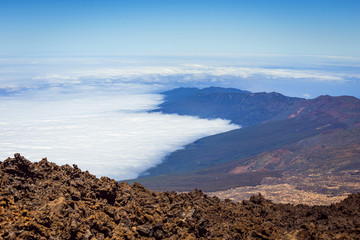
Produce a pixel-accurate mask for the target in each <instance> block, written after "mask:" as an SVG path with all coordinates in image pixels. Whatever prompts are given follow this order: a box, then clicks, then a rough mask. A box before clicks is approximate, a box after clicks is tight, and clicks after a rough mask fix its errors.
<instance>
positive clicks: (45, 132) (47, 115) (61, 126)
mask: <svg viewBox="0 0 360 240" xmlns="http://www.w3.org/2000/svg"><path fill="white" fill-rule="evenodd" d="M54 97H56V99H55V100H49V99H47V100H46V101H44V99H43V98H42V99H38V98H36V99H30V101H29V100H26V99H23V98H21V99H8V98H3V99H1V103H0V111H1V112H2V113H3V114H2V116H1V119H0V129H1V132H2V134H1V137H0V153H1V155H0V157H1V158H2V159H5V158H6V157H8V156H11V155H12V154H14V153H15V152H20V153H21V154H23V155H24V156H26V157H27V158H29V159H30V160H32V161H39V160H41V158H42V157H48V159H49V161H53V162H56V163H59V164H73V163H75V164H78V165H79V166H80V167H81V168H82V169H83V170H85V169H86V170H89V171H91V172H92V173H94V174H96V175H98V176H109V177H112V178H115V179H117V180H121V179H127V178H135V177H136V176H137V175H138V174H139V173H141V172H143V171H145V170H146V169H148V168H150V167H153V166H155V165H156V164H159V163H160V161H161V160H162V158H163V157H164V156H165V155H166V154H168V153H169V152H172V151H175V150H177V149H179V148H181V147H182V146H184V145H185V144H188V143H191V142H192V141H194V140H196V139H198V138H200V137H204V136H207V135H211V134H216V133H220V132H223V131H228V130H231V129H234V128H236V127H237V126H234V125H230V124H229V122H228V121H225V120H212V121H209V120H205V119H198V118H194V117H184V116H177V115H164V114H160V113H146V112H144V110H145V109H149V108H151V107H154V106H155V105H156V104H157V103H159V101H160V100H161V97H160V96H159V95H151V94H140V95H139V94H138V95H124V94H119V95H115V96H111V95H110V96H103V95H102V96H101V95H100V96H92V97H84V96H70V95H68V96H66V98H65V99H64V98H62V97H63V96H54Z"/></svg>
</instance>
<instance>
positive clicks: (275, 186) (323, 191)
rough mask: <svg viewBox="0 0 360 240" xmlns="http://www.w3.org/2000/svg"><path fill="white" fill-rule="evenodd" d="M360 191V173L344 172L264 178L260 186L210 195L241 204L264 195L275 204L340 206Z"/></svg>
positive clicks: (239, 188) (209, 193)
mask: <svg viewBox="0 0 360 240" xmlns="http://www.w3.org/2000/svg"><path fill="white" fill-rule="evenodd" d="M359 191H360V171H358V170H354V171H342V172H338V173H329V174H324V175H323V174H313V175H304V174H295V173H293V174H289V173H287V174H283V176H281V177H278V178H274V177H268V178H264V179H263V180H262V182H261V184H260V185H257V186H246V187H238V188H231V189H227V190H225V191H216V192H208V193H207V194H208V195H210V196H217V197H219V198H220V199H226V198H228V199H231V200H233V201H237V202H240V201H242V200H245V199H248V198H249V197H251V196H252V195H254V194H258V193H261V194H262V195H263V196H264V197H265V198H267V199H269V200H271V201H273V202H274V203H292V204H307V205H330V204H333V203H338V202H340V201H342V200H344V199H345V198H347V197H348V195H349V194H351V193H357V192H359Z"/></svg>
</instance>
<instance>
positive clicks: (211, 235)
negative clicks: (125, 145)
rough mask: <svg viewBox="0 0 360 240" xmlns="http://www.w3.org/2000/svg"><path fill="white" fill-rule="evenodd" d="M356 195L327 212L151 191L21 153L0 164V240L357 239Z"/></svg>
mask: <svg viewBox="0 0 360 240" xmlns="http://www.w3.org/2000/svg"><path fill="white" fill-rule="evenodd" d="M359 236H360V193H357V194H352V195H350V196H349V197H347V198H346V199H345V200H343V201H341V202H340V203H337V204H332V205H330V206H306V205H296V206H294V205H291V204H275V203H272V202H271V201H269V200H266V199H265V198H264V197H262V196H261V195H256V196H252V197H251V198H250V199H249V200H245V201H242V202H239V203H237V202H232V201H230V200H225V201H222V200H219V198H217V197H209V196H207V195H206V194H204V193H203V192H201V191H199V190H194V191H192V192H190V193H181V194H177V193H175V192H152V191H149V190H148V189H146V188H144V187H143V186H141V185H139V184H136V183H135V184H133V185H132V186H130V185H129V184H127V183H118V182H116V181H115V180H112V179H109V178H105V177H102V178H100V179H98V178H96V177H95V176H93V175H91V174H90V173H89V172H82V171H81V170H80V169H79V168H78V167H77V166H76V165H73V167H71V166H69V165H65V166H58V165H56V164H54V163H50V162H48V161H47V160H46V159H43V160H42V161H40V162H38V163H31V162H30V161H28V160H26V159H25V158H24V157H22V156H20V155H19V154H15V157H14V158H8V159H6V160H5V161H3V162H0V239H360V237H359Z"/></svg>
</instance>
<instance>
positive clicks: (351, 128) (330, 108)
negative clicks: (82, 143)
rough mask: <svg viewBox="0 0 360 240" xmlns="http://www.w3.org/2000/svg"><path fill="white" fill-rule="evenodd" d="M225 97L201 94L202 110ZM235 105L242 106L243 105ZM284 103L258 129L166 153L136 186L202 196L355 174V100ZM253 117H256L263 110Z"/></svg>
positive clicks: (359, 106)
mask: <svg viewBox="0 0 360 240" xmlns="http://www.w3.org/2000/svg"><path fill="white" fill-rule="evenodd" d="M213 90H215V89H213ZM181 91H182V92H183V91H184V90H183V89H182V90H181ZM226 91H227V90H226V89H222V90H221V91H220V92H219V94H216V93H214V92H212V94H211V95H207V94H205V95H203V94H200V96H202V97H203V96H206V97H207V98H203V102H202V106H203V108H206V107H205V106H210V107H209V108H210V110H211V111H214V112H213V113H216V111H215V108H213V107H212V106H213V105H214V102H216V101H217V99H218V97H219V96H228V95H229V94H230V93H231V94H232V92H234V90H229V92H230V93H229V92H226ZM195 92H198V91H196V90H194V89H192V90H191V93H190V96H191V97H190V99H193V98H194V97H193V96H194V93H195ZM224 94H225V95H224ZM238 94H247V95H251V93H242V92H239V93H238ZM269 95H270V96H271V95H274V94H269ZM275 95H277V94H275ZM183 97H184V94H182V95H181V97H180V100H179V104H178V106H180V107H178V108H180V109H182V110H181V111H185V110H186V109H187V105H182V103H184V102H186V100H184V99H183ZM269 98H271V97H267V98H265V99H269ZM171 101H175V100H171ZM239 101H240V103H239V104H240V105H241V104H242V103H243V102H242V100H239ZM287 101H289V104H287V105H286V106H282V105H281V104H280V105H281V106H282V107H281V109H282V110H281V111H278V109H280V108H276V109H277V110H276V111H275V113H276V114H265V115H263V116H267V117H268V118H266V119H263V122H262V123H261V124H254V125H252V126H249V127H244V128H241V129H236V130H233V131H230V132H227V133H222V134H218V135H214V136H209V137H206V138H203V139H199V140H198V141H196V142H195V143H193V144H190V145H188V146H186V147H185V148H184V149H182V150H179V151H176V152H174V153H171V154H170V155H169V156H167V157H166V158H165V159H164V162H163V163H162V164H160V165H158V166H156V167H155V168H152V169H149V170H148V171H147V173H146V174H144V175H143V176H142V177H140V178H138V179H136V181H138V182H140V183H142V184H144V185H145V186H147V187H149V188H151V189H159V190H160V189H161V190H168V189H169V190H170V189H172V190H178V191H185V190H191V189H192V188H193V187H199V188H202V189H204V190H205V191H218V190H225V189H228V188H233V187H239V186H250V185H257V184H260V183H261V181H262V179H263V178H265V177H269V176H278V175H279V174H282V173H285V172H289V171H292V172H294V173H304V172H307V173H310V172H317V173H319V174H325V173H328V172H329V171H345V170H356V169H360V163H359V162H360V152H359V144H358V143H359V127H360V100H359V99H357V98H354V97H348V96H342V97H330V96H320V97H318V98H315V99H311V100H301V99H295V100H294V99H290V100H287ZM165 103H166V102H165ZM172 104H175V102H172ZM219 104H220V105H221V104H223V105H224V109H227V110H228V109H229V106H231V107H232V106H237V104H236V103H234V102H231V103H230V104H229V103H228V102H224V101H219ZM265 104H267V105H269V106H272V105H277V104H278V101H277V100H275V101H274V102H269V101H267V100H266V101H264V102H263V104H258V105H257V106H263V105H265ZM175 109H177V108H175ZM184 109H185V110H184ZM191 111H192V110H190V113H191ZM204 111H206V110H204ZM254 111H259V112H261V111H262V107H259V108H258V109H257V110H256V109H255V110H254ZM222 114H223V113H222V112H220V115H222ZM232 116H233V117H234V115H232ZM247 119H248V118H247ZM233 121H234V122H235V121H236V120H234V119H233ZM220 179H221V181H220ZM359 189H360V186H359Z"/></svg>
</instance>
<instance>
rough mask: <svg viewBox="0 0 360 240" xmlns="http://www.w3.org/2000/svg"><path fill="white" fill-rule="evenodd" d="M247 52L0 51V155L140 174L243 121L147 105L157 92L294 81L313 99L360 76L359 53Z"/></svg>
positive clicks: (256, 87)
mask: <svg viewBox="0 0 360 240" xmlns="http://www.w3.org/2000/svg"><path fill="white" fill-rule="evenodd" d="M246 59H247V61H246V62H244V60H242V61H240V60H237V61H238V64H237V65H236V64H230V65H229V62H231V63H233V61H235V60H234V59H230V60H229V59H223V58H219V59H215V60H213V61H211V62H209V61H208V60H204V59H196V58H171V59H170V58H169V57H158V58H153V57H147V58H146V57H145V58H144V57H142V58H140V57H132V58H119V57H114V56H106V57H64V56H63V57H37V58H35V57H17V58H16V57H12V58H6V57H0V111H1V115H0V131H1V135H0V158H1V159H5V158H7V157H9V156H12V155H13V154H14V153H16V152H20V153H21V154H22V155H24V156H25V157H26V158H28V159H29V160H31V161H39V160H41V158H43V157H47V158H48V160H49V161H52V162H56V163H58V164H77V165H78V166H79V167H80V168H81V169H83V170H89V171H90V172H92V173H93V174H96V175H97V176H109V177H112V178H115V179H117V180H122V179H129V178H136V177H137V176H138V175H139V174H140V173H142V172H144V171H146V170H147V169H149V168H151V167H154V166H156V165H157V164H159V163H161V161H162V160H163V159H164V157H165V156H166V155H167V154H169V153H171V152H173V151H175V150H177V149H180V148H182V147H184V146H185V145H186V144H189V143H191V142H193V141H195V140H196V139H198V138H201V137H205V136H208V135H213V134H217V133H221V132H225V131H229V130H232V129H235V128H238V127H240V126H236V125H233V124H230V122H229V121H227V120H223V119H216V120H207V119H199V118H196V117H187V116H178V115H174V114H172V115H168V114H161V113H149V112H148V110H151V109H154V108H156V107H157V106H158V105H159V104H160V103H161V102H162V101H163V96H162V95H161V94H159V93H160V92H161V91H164V90H168V89H171V88H174V87H180V86H190V87H194V86H195V87H207V86H211V85H215V86H223V87H237V88H241V89H243V90H250V91H279V89H280V90H281V87H283V88H284V91H285V93H286V91H288V92H289V93H291V91H292V90H291V89H292V86H294V84H295V85H296V86H297V87H296V88H297V89H296V90H297V91H298V92H297V96H305V97H311V96H314V95H315V94H316V93H315V92H309V91H310V90H311V89H313V88H314V87H313V86H315V85H316V86H317V85H319V86H323V88H322V89H324V88H325V86H327V87H328V90H329V89H330V90H331V89H332V88H334V89H337V90H339V86H345V88H344V89H345V90H344V91H346V88H349V89H352V86H353V85H354V84H355V85H356V84H358V83H359V79H360V76H359V74H358V72H357V71H356V70H357V69H358V67H359V66H358V65H357V64H358V62H356V61H355V65H354V66H349V65H346V69H347V71H345V72H344V71H334V70H329V67H328V66H329V65H331V63H332V62H331V60H332V59H331V58H330V60H329V61H328V62H327V64H326V66H325V67H324V66H323V67H322V68H319V67H317V68H314V67H306V66H303V67H302V68H300V67H297V68H295V67H293V65H291V66H289V61H284V62H282V63H281V64H282V67H274V66H272V65H266V64H265V62H262V65H261V64H260V61H255V60H254V59H251V58H246ZM346 61H348V59H346ZM351 62H353V61H351ZM314 65H316V62H314ZM314 65H312V66H314ZM331 66H332V65H331ZM338 69H339V66H338ZM341 69H344V66H341ZM266 86H268V87H266ZM270 86H272V88H271V87H270ZM277 86H281V87H280V88H279V89H277ZM301 86H302V87H301ZM309 86H310V87H309ZM311 86H312V87H311ZM284 91H279V92H281V93H284Z"/></svg>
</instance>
